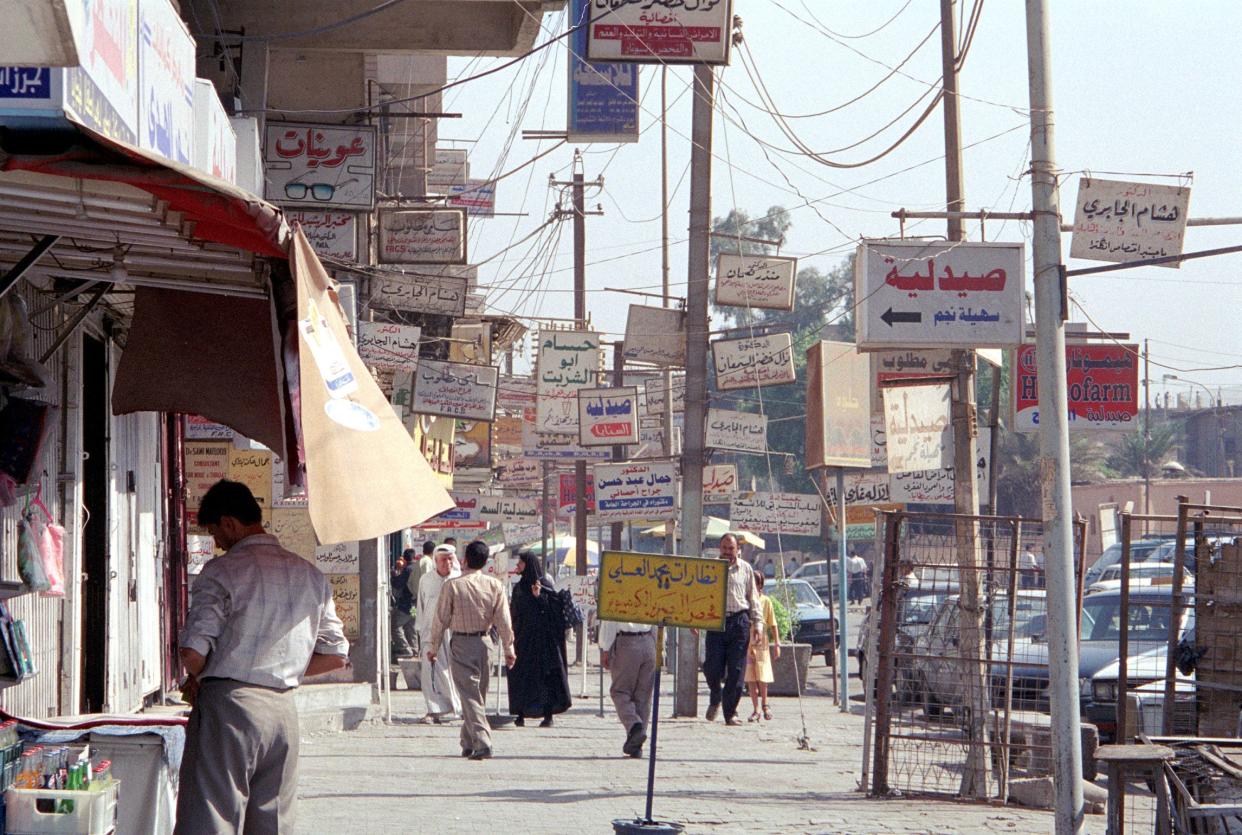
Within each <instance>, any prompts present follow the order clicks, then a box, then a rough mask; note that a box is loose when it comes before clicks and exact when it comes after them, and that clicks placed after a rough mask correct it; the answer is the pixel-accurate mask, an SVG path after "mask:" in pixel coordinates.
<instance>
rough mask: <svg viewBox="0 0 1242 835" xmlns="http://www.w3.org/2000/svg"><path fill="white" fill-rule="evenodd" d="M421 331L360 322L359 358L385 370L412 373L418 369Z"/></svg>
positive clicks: (405, 326) (392, 325) (403, 326)
mask: <svg viewBox="0 0 1242 835" xmlns="http://www.w3.org/2000/svg"><path fill="white" fill-rule="evenodd" d="M420 336H422V331H421V330H420V329H419V328H417V327H415V326H413V325H397V324H393V323H391V322H359V323H358V356H360V357H362V361H363V362H364V363H366V364H367V365H370V366H373V367H375V368H378V369H380V370H382V371H413V370H414V369H415V368H416V367H417V366H418V340H419V337H420Z"/></svg>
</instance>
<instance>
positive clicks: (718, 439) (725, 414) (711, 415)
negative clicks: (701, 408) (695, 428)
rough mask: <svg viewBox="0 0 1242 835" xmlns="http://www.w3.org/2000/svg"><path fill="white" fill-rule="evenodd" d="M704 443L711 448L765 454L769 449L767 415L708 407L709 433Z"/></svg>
mask: <svg viewBox="0 0 1242 835" xmlns="http://www.w3.org/2000/svg"><path fill="white" fill-rule="evenodd" d="M703 444H704V446H706V447H708V448H709V449H730V450H733V451H734V452H753V453H755V454H757V455H763V454H764V453H765V452H767V451H768V419H767V417H766V416H765V415H756V414H752V413H750V412H732V411H729V410H727V409H708V410H707V434H706V436H705V438H704V441H703Z"/></svg>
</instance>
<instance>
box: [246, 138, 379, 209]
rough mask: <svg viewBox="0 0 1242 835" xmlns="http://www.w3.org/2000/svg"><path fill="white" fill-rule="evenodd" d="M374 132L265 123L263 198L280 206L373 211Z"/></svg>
mask: <svg viewBox="0 0 1242 835" xmlns="http://www.w3.org/2000/svg"><path fill="white" fill-rule="evenodd" d="M375 137H376V129H375V128H374V127H368V126H366V125H348V126H346V125H320V124H303V123H297V122H273V121H269V122H268V123H267V127H266V128H265V130H264V132H263V163H264V188H263V196H264V198H266V199H267V200H270V201H271V202H273V203H276V204H277V205H280V206H305V207H308V208H313V209H361V210H363V211H371V210H372V209H374V208H375V142H376V138H375Z"/></svg>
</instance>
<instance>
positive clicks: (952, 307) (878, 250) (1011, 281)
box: [854, 241, 1026, 350]
mask: <svg viewBox="0 0 1242 835" xmlns="http://www.w3.org/2000/svg"><path fill="white" fill-rule="evenodd" d="M1025 265H1026V255H1025V248H1024V246H1023V245H1022V244H1002V243H989V244H974V243H972V244H967V243H950V242H946V241H868V242H867V243H864V244H862V245H861V246H860V247H859V248H858V257H857V258H856V260H855V267H854V292H855V294H856V295H855V298H857V299H859V302H858V347H859V348H860V349H863V350H872V349H876V348H911V347H921V346H925V345H930V346H944V347H948V346H954V347H962V348H976V347H1005V346H1009V345H1017V344H1019V343H1020V342H1021V341H1022V336H1023V327H1024V320H1023V298H1024V297H1023V287H1024V283H1025V274H1024V270H1025Z"/></svg>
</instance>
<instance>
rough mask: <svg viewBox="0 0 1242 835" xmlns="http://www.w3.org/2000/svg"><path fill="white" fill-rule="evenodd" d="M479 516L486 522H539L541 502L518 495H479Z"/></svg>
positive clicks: (522, 523) (530, 523) (528, 523)
mask: <svg viewBox="0 0 1242 835" xmlns="http://www.w3.org/2000/svg"><path fill="white" fill-rule="evenodd" d="M479 518H480V519H482V520H484V521H485V522H504V523H507V524H520V525H537V524H539V518H540V515H539V502H538V501H537V500H535V499H523V498H519V497H516V496H479Z"/></svg>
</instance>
